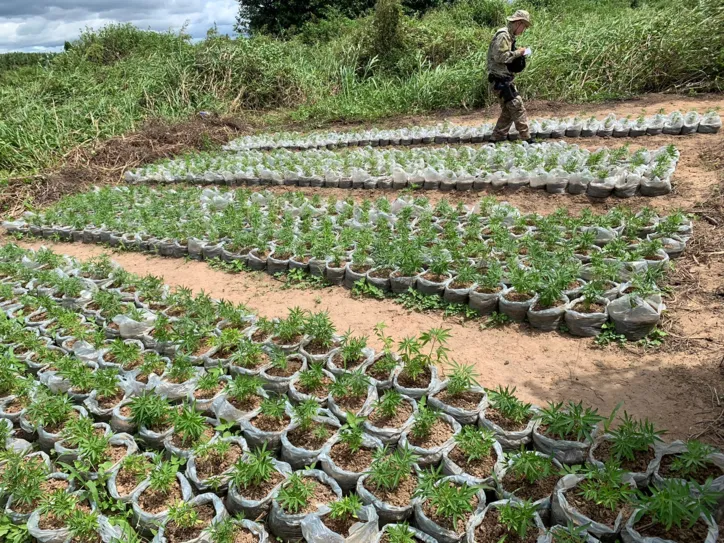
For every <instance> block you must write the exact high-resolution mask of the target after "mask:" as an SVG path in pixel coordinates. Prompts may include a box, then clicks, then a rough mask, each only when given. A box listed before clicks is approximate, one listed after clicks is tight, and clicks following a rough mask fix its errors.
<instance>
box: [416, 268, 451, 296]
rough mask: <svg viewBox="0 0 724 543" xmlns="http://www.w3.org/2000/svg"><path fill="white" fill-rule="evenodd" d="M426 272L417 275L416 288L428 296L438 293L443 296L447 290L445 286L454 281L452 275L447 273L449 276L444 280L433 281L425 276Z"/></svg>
mask: <svg viewBox="0 0 724 543" xmlns="http://www.w3.org/2000/svg"><path fill="white" fill-rule="evenodd" d="M426 273H427V272H425V273H421V274H420V275H418V276H417V283H416V285H415V288H416V289H417V291H418V292H421V293H422V294H425V295H426V296H432V295H438V296H442V295H443V293H444V292H445V288H446V287H447V286H448V285H449V284H450V282H452V276H451V275H450V274H447V278H446V279H445V280H443V281H431V280H429V279H426V278H425V274H426Z"/></svg>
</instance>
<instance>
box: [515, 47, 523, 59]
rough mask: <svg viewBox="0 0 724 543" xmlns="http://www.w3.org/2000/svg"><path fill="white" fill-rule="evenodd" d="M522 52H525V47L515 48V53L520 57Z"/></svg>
mask: <svg viewBox="0 0 724 543" xmlns="http://www.w3.org/2000/svg"><path fill="white" fill-rule="evenodd" d="M523 53H525V47H518V48H517V49H516V50H515V54H516V55H518V56H519V57H522V56H523Z"/></svg>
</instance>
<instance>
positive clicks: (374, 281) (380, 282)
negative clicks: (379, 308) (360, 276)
mask: <svg viewBox="0 0 724 543" xmlns="http://www.w3.org/2000/svg"><path fill="white" fill-rule="evenodd" d="M379 269H380V268H373V269H371V270H370V271H368V272H367V275H366V276H365V278H366V279H367V282H368V283H369V284H371V285H373V286H375V287H377V288H378V289H380V290H381V291H382V292H390V290H392V287H391V285H390V277H389V275H387V276H385V277H375V276H374V273H375V272H376V271H378V270H379Z"/></svg>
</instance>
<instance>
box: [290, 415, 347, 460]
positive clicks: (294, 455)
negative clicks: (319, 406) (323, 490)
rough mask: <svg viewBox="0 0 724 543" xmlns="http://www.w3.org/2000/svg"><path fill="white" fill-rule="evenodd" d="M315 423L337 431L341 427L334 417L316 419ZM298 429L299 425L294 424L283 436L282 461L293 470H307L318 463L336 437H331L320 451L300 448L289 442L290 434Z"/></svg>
mask: <svg viewBox="0 0 724 543" xmlns="http://www.w3.org/2000/svg"><path fill="white" fill-rule="evenodd" d="M314 422H315V423H317V424H325V425H328V426H332V427H334V428H337V429H338V428H339V427H340V426H341V425H340V424H339V421H338V420H337V419H336V418H334V417H325V416H319V417H314ZM298 427H299V425H298V423H296V422H292V424H291V425H290V426H289V428H287V429H286V430H285V431H284V432H283V433H282V435H281V449H282V452H281V459H282V460H283V461H284V462H286V463H287V464H289V465H290V466H292V468H293V469H295V470H299V469H302V468H305V467H306V466H311V465H312V464H314V463H315V462H317V460H319V457H320V456H321V454H322V451H323V450H324V447H325V445H326V444H327V443H329V441H330V440H331V439H332V437H334V435H332V436H330V437H329V439H328V440H327V441H326V442H325V443H323V444H322V446H321V447H319V449H316V450H310V449H305V448H303V447H298V446H296V445H294V444H293V443H292V442H291V441H289V433H290V432H292V431H293V430H296V429H297V428H298Z"/></svg>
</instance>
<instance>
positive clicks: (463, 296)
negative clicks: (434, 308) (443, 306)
mask: <svg viewBox="0 0 724 543" xmlns="http://www.w3.org/2000/svg"><path fill="white" fill-rule="evenodd" d="M454 282H455V280H454V279H453V280H452V281H451V282H450V283H449V284H448V285H447V286H446V287H445V290H444V291H443V295H442V297H443V299H444V300H445V301H446V302H450V303H454V304H467V303H468V299H469V296H470V292H471V291H473V290H474V289H475V288H476V287H477V286H478V285H477V284H475V283H473V284H472V285H470V286H469V287H463V288H453V287H452V285H453V283H454Z"/></svg>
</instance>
